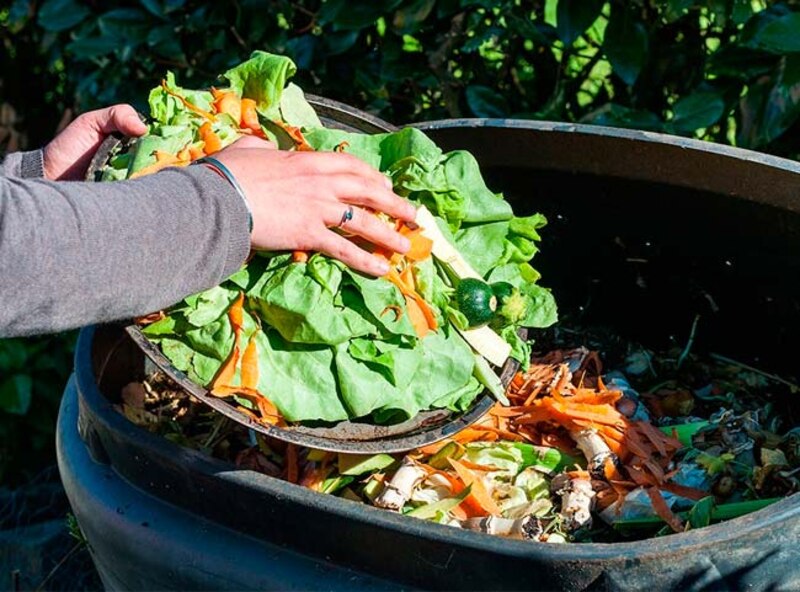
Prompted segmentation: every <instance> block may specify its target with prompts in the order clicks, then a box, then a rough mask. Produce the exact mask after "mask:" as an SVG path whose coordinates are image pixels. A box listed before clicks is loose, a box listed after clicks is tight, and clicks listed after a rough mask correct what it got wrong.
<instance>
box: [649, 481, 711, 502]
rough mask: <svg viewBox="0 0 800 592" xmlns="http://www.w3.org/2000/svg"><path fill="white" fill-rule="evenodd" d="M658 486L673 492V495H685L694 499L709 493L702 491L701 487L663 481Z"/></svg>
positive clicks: (699, 498)
mask: <svg viewBox="0 0 800 592" xmlns="http://www.w3.org/2000/svg"><path fill="white" fill-rule="evenodd" d="M659 487H660V488H661V489H663V490H664V491H669V492H670V493H674V494H675V495H679V496H681V497H686V498H689V499H691V500H695V501H698V500H701V499H703V498H704V497H707V496H708V495H710V494H709V493H708V492H707V491H703V490H702V489H695V488H694V487H686V486H685V485H678V484H677V483H664V484H662V485H660V486H659Z"/></svg>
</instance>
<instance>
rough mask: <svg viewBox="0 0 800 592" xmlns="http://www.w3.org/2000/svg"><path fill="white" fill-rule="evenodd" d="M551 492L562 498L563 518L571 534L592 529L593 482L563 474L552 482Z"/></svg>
mask: <svg viewBox="0 0 800 592" xmlns="http://www.w3.org/2000/svg"><path fill="white" fill-rule="evenodd" d="M550 490H551V491H552V492H553V493H555V494H557V495H560V496H561V512H560V514H561V516H562V518H563V519H564V526H565V528H566V529H567V530H568V531H569V532H575V531H576V530H580V529H581V528H591V526H592V508H593V507H594V500H595V493H594V489H592V482H591V481H590V480H589V479H584V478H581V477H570V476H569V475H567V474H565V473H562V474H560V475H556V477H554V478H553V480H552V481H551V482H550Z"/></svg>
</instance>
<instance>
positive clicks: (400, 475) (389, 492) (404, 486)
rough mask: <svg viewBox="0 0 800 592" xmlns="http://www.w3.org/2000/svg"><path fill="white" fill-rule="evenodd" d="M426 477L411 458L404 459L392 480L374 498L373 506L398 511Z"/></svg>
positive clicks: (423, 470) (423, 471)
mask: <svg viewBox="0 0 800 592" xmlns="http://www.w3.org/2000/svg"><path fill="white" fill-rule="evenodd" d="M426 475H427V473H426V472H425V469H423V468H422V467H420V466H419V465H418V464H417V463H416V462H414V461H413V460H412V459H411V458H409V457H405V458H404V459H403V462H402V463H401V464H400V468H399V469H397V472H396V473H395V474H394V476H393V477H392V479H391V480H390V481H389V482H388V483H387V484H386V486H385V487H384V489H383V491H382V492H381V494H380V495H379V496H378V497H377V498H375V505H376V506H378V507H379V508H386V509H387V510H394V511H396V512H397V511H400V510H401V509H402V508H403V506H405V504H406V502H407V501H408V500H409V499H410V498H411V495H412V494H413V493H414V489H416V487H417V485H419V484H420V483H421V482H422V480H423V479H424V478H425V476H426Z"/></svg>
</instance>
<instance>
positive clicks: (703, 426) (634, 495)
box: [119, 344, 800, 543]
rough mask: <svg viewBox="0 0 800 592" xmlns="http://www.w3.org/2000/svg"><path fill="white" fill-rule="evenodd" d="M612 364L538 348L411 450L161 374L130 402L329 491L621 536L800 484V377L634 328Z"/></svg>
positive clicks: (182, 440) (219, 448)
mask: <svg viewBox="0 0 800 592" xmlns="http://www.w3.org/2000/svg"><path fill="white" fill-rule="evenodd" d="M626 350H627V351H626V354H625V355H624V356H622V357H621V358H620V360H619V364H618V367H617V369H616V370H613V371H610V372H603V370H602V367H601V363H600V357H599V355H598V353H597V352H592V351H589V350H587V349H586V348H583V347H579V348H572V349H558V350H552V351H550V352H549V353H547V354H545V355H534V356H533V357H532V358H531V361H530V364H529V366H528V368H527V370H525V371H521V372H520V373H519V374H517V376H516V377H515V378H514V380H513V382H512V384H511V385H510V386H509V389H508V391H507V396H508V398H509V400H510V403H511V405H510V406H501V405H496V406H495V407H494V408H492V409H491V410H490V411H489V413H487V414H486V415H485V416H484V417H483V418H482V419H481V420H480V421H479V422H477V423H476V424H474V425H473V426H471V427H470V428H467V429H466V430H464V431H462V432H460V433H458V434H457V435H456V436H455V437H454V438H453V439H450V440H446V441H443V442H439V443H437V444H434V445H431V446H428V447H425V448H422V449H418V450H414V451H411V452H408V453H406V454H402V455H388V454H378V455H374V456H360V455H352V454H334V453H329V452H324V451H319V450H312V449H305V448H300V447H297V446H294V445H291V444H286V443H284V442H280V441H278V440H273V439H270V438H268V437H265V436H263V435H261V434H257V433H255V432H253V431H250V430H247V429H246V428H244V427H242V426H241V425H239V424H236V423H234V422H232V421H230V420H229V419H227V418H225V417H224V416H221V415H218V414H216V413H215V412H214V411H211V410H209V409H208V408H206V407H204V406H203V405H202V404H200V403H197V402H195V401H194V400H193V399H191V397H190V396H189V395H187V394H185V393H184V392H182V391H181V390H180V389H179V388H177V387H176V386H175V385H174V384H172V383H171V382H170V381H169V380H168V379H167V378H165V377H164V376H163V375H161V374H158V373H157V374H154V375H153V376H152V377H151V378H150V379H149V380H147V381H145V382H144V383H132V384H130V385H128V386H127V387H126V388H125V389H124V390H123V393H122V403H121V405H120V406H119V410H120V411H121V412H122V413H124V414H125V415H126V416H127V417H128V418H129V419H130V420H131V421H133V422H134V423H136V424H138V425H140V426H142V427H145V428H146V429H148V430H150V431H152V432H155V433H158V434H161V435H163V436H164V437H166V438H168V439H170V440H172V441H173V442H175V443H178V444H180V445H183V446H187V447H190V448H194V449H198V450H201V451H203V452H205V453H207V454H210V455H213V456H215V457H217V458H221V459H223V460H227V461H229V462H232V463H235V464H236V465H237V466H238V467H239V468H242V469H249V470H253V471H258V472H261V473H264V474H267V475H269V476H271V477H275V478H280V479H285V480H287V481H289V482H292V483H297V484H299V485H302V486H304V487H308V488H310V489H313V490H315V491H318V492H320V493H325V494H330V495H336V496H339V497H342V498H345V499H348V500H352V501H355V502H359V503H366V504H370V505H373V506H377V507H381V508H385V509H387V510H389V511H394V512H400V513H402V514H405V515H407V516H409V517H414V518H418V519H424V520H431V521H435V522H438V523H440V524H447V525H450V526H453V527H457V528H463V529H468V530H474V531H479V532H484V533H488V534H493V535H497V536H505V537H511V538H517V539H528V540H536V541H545V542H559V543H564V542H590V541H594V542H614V541H622V540H630V539H638V538H646V537H651V536H659V535H663V534H669V533H672V532H682V531H685V530H688V529H692V528H699V527H703V526H706V525H708V524H710V523H711V522H716V521H721V520H726V519H730V518H735V517H738V516H741V515H743V514H746V513H748V512H752V511H755V510H758V509H761V508H763V507H765V506H767V505H769V504H770V503H773V502H775V501H777V500H779V499H781V498H782V497H783V496H787V495H790V494H792V493H795V492H797V491H798V490H799V489H800V480H798V477H800V428H796V427H794V424H795V421H794V418H793V417H792V415H791V410H788V409H787V408H785V407H782V406H781V404H782V403H781V402H782V401H785V400H787V398H788V397H789V396H790V395H795V396H796V394H797V387H796V386H795V385H793V384H792V383H789V382H787V381H785V380H783V379H781V378H779V377H777V376H774V375H771V374H768V373H765V372H762V371H759V370H757V369H755V368H751V367H749V366H746V365H744V364H741V363H738V362H735V361H733V360H729V359H727V358H724V357H722V356H717V355H710V356H708V355H706V356H700V355H694V354H688V353H686V352H685V351H684V352H681V351H680V350H675V351H667V352H651V351H648V350H645V349H642V348H641V347H639V346H634V345H632V344H629V345H628V346H627V348H626Z"/></svg>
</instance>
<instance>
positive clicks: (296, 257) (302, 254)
mask: <svg viewBox="0 0 800 592" xmlns="http://www.w3.org/2000/svg"><path fill="white" fill-rule="evenodd" d="M307 261H308V251H292V262H293V263H306V262H307Z"/></svg>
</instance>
